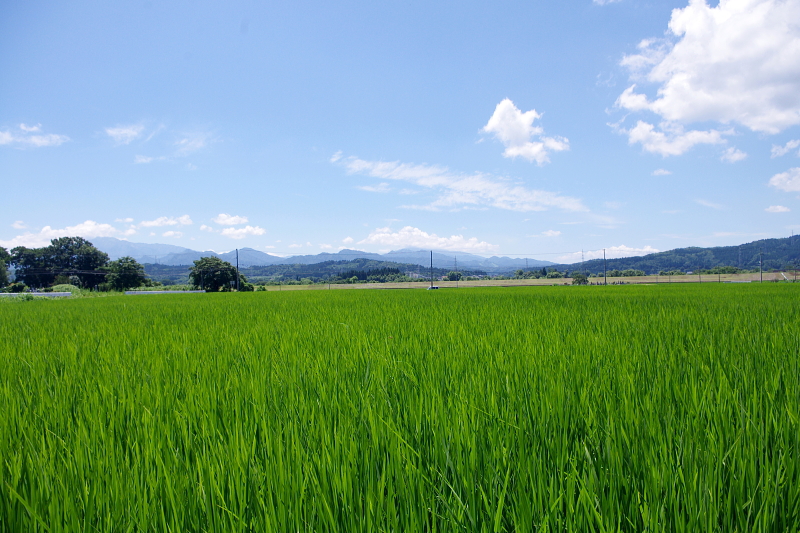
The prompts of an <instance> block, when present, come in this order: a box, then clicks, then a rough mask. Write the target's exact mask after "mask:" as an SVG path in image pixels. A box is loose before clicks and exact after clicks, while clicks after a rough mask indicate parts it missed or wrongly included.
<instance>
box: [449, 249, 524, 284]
mask: <svg viewBox="0 0 800 533" xmlns="http://www.w3.org/2000/svg"><path fill="white" fill-rule="evenodd" d="M453 259H455V260H456V289H457V288H458V278H460V277H461V274H459V273H458V256H457V255H456V256H454V257H453ZM525 261H527V259H526V260H525Z"/></svg>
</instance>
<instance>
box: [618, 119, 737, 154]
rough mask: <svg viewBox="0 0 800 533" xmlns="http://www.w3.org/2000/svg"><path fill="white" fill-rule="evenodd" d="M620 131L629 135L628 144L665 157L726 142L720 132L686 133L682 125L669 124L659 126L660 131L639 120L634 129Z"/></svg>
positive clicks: (693, 131)
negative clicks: (700, 146)
mask: <svg viewBox="0 0 800 533" xmlns="http://www.w3.org/2000/svg"><path fill="white" fill-rule="evenodd" d="M618 131H619V132H620V133H625V134H627V135H628V144H636V143H639V144H641V145H642V148H644V150H645V151H646V152H650V153H654V154H659V155H661V156H664V157H667V156H671V155H681V154H682V153H684V152H686V151H687V150H689V149H690V148H692V147H693V146H695V145H698V144H721V143H724V142H725V139H723V138H722V132H720V131H717V130H708V131H699V130H689V131H685V130H684V128H683V126H681V125H680V124H676V123H669V122H662V123H661V124H659V129H656V127H655V126H653V125H652V124H650V123H648V122H645V121H643V120H639V121H637V122H636V126H634V127H633V128H631V129H629V130H626V129H624V128H621V127H618Z"/></svg>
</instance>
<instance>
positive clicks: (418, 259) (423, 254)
mask: <svg viewBox="0 0 800 533" xmlns="http://www.w3.org/2000/svg"><path fill="white" fill-rule="evenodd" d="M89 240H90V241H91V242H92V243H93V244H94V245H95V246H96V247H97V248H99V249H100V250H102V251H104V252H106V253H107V254H108V255H109V257H111V259H119V258H120V257H123V256H131V257H133V258H134V259H136V260H137V261H139V262H140V263H151V264H152V263H157V264H161V265H187V266H188V265H191V264H192V262H193V261H196V260H198V259H200V258H201V257H209V256H214V257H219V258H220V259H223V260H225V261H228V262H230V263H232V264H235V262H236V252H235V251H231V252H225V253H217V252H213V251H205V252H198V251H196V250H191V249H189V248H184V247H181V246H175V245H172V244H144V243H133V242H128V241H123V240H120V239H115V238H114V237H95V238H93V239H89ZM355 258H366V259H375V260H378V261H392V262H395V263H407V264H414V265H420V267H426V266H430V264H431V251H430V250H419V249H409V248H405V249H402V250H393V251H391V252H387V253H385V254H376V253H371V252H363V251H359V250H347V249H346V250H340V251H339V252H336V253H329V252H323V253H320V254H315V255H295V256H291V257H278V256H276V255H270V254H267V253H264V252H260V251H258V250H254V249H252V248H240V249H239V266H241V267H249V266H267V265H278V264H283V265H293V264H302V265H313V264H316V263H322V262H324V261H344V260H348V259H355ZM456 262H457V263H458V268H459V270H483V271H485V272H489V273H496V272H506V271H509V270H514V269H518V268H525V267H526V266H527V267H529V268H541V267H543V266H547V265H552V264H553V263H551V262H549V261H539V260H537V259H528V260H527V262H526V260H525V259H524V258H523V259H520V258H518V257H517V258H511V257H490V258H488V259H487V258H486V257H481V256H479V255H475V254H471V253H467V252H450V251H446V250H434V251H433V266H434V267H435V268H448V269H455V268H456Z"/></svg>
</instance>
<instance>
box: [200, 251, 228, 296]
mask: <svg viewBox="0 0 800 533" xmlns="http://www.w3.org/2000/svg"><path fill="white" fill-rule="evenodd" d="M189 280H190V281H191V282H192V285H194V286H195V287H200V288H201V289H205V290H207V291H213V292H216V291H219V290H230V288H231V282H232V281H233V282H235V281H236V267H234V266H233V265H232V264H230V263H228V262H227V261H223V260H222V259H220V258H219V257H201V258H200V259H198V260H197V261H195V262H194V266H192V267H190V268H189Z"/></svg>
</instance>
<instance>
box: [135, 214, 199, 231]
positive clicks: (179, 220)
mask: <svg viewBox="0 0 800 533" xmlns="http://www.w3.org/2000/svg"><path fill="white" fill-rule="evenodd" d="M191 224H192V219H191V218H190V217H189V215H183V216H180V217H158V218H157V219H155V220H143V221H142V222H140V223H139V225H140V226H142V227H144V228H151V227H160V226H178V225H180V226H189V225H191Z"/></svg>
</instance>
